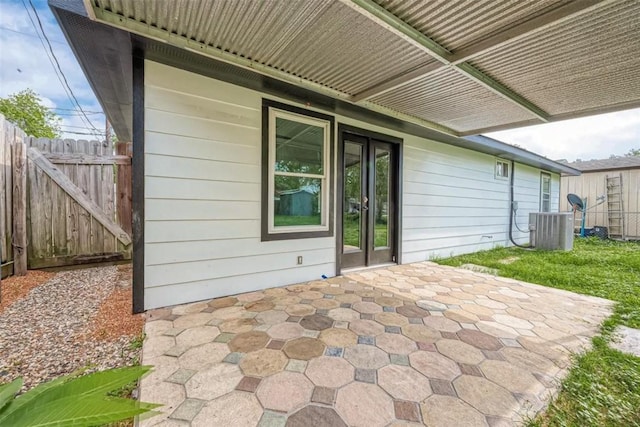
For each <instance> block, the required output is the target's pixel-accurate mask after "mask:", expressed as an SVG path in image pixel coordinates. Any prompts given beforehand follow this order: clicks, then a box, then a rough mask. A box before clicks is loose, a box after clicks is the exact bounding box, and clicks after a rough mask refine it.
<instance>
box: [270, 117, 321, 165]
mask: <svg viewBox="0 0 640 427" xmlns="http://www.w3.org/2000/svg"><path fill="white" fill-rule="evenodd" d="M324 137H325V135H324V128H322V127H320V126H313V125H308V124H305V123H299V122H296V121H293V120H287V119H283V118H280V117H276V164H275V170H276V171H279V172H296V173H309V174H317V175H322V174H324V168H323V166H324V165H323V160H324V159H323V156H324Z"/></svg>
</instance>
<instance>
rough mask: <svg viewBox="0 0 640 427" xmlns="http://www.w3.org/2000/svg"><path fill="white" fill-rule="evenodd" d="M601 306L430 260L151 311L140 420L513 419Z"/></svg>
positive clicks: (585, 337) (579, 344) (543, 396)
mask: <svg viewBox="0 0 640 427" xmlns="http://www.w3.org/2000/svg"><path fill="white" fill-rule="evenodd" d="M610 312H611V304H610V303H609V302H607V301H605V300H601V299H598V298H590V297H585V296H580V295H577V294H571V293H568V292H564V291H558V290H554V289H548V288H544V287H540V286H537V285H529V284H523V283H520V282H518V281H515V280H511V279H504V278H499V277H494V276H489V275H486V274H482V273H478V272H476V271H469V270H459V269H455V268H450V267H441V266H437V265H435V264H432V263H429V262H423V263H417V264H409V265H401V266H393V267H389V268H380V269H374V270H366V271H362V272H359V273H352V274H350V275H348V276H345V277H336V278H330V279H326V280H317V281H312V282H309V283H303V284H296V285H292V286H287V287H282V288H273V289H267V290H265V291H258V292H251V293H247V294H241V295H237V296H231V297H224V298H218V299H214V300H211V301H205V302H198V303H193V304H186V305H182V306H176V307H167V308H164V309H160V310H154V311H153V312H150V314H149V315H148V318H147V323H146V325H145V333H146V335H147V337H146V339H145V343H144V347H143V360H142V363H143V364H149V365H153V366H155V368H154V371H153V372H152V373H150V374H149V375H148V376H146V377H145V378H143V379H142V381H141V398H142V400H144V401H149V402H156V403H159V404H161V405H163V406H161V407H160V408H159V412H160V413H161V414H160V415H158V416H155V417H153V418H150V419H145V420H141V422H140V425H141V426H143V427H146V426H151V425H159V426H160V425H162V426H173V425H180V426H187V425H192V426H209V425H229V426H231V425H233V426H261V427H284V426H291V427H296V426H307V425H323V426H347V425H349V426H352V425H353V426H367V427H369V426H378V425H379V426H411V425H424V424H426V425H429V426H454V425H460V426H472V427H473V426H485V427H486V426H491V427H493V426H501V425H514V423H516V424H517V423H518V422H519V421H521V420H522V417H524V416H534V415H535V413H536V411H539V410H541V408H543V407H544V405H545V403H546V402H547V401H548V398H549V396H550V395H552V393H553V392H555V391H556V390H557V387H558V384H559V381H558V379H559V378H560V377H562V376H563V375H565V374H566V372H567V369H568V367H569V364H570V362H571V352H573V351H578V352H579V351H582V350H583V348H584V346H585V345H586V344H588V343H589V340H590V338H591V337H592V336H593V335H594V334H595V333H596V332H597V331H598V330H599V329H598V328H599V325H600V323H601V322H602V320H603V319H604V318H605V317H606V316H608V315H609V314H610Z"/></svg>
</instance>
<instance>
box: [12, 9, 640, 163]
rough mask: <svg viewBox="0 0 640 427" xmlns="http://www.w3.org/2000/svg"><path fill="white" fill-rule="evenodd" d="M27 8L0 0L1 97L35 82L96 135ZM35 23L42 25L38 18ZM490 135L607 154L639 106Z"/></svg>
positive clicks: (78, 89) (626, 137)
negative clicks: (72, 98) (71, 96)
mask: <svg viewBox="0 0 640 427" xmlns="http://www.w3.org/2000/svg"><path fill="white" fill-rule="evenodd" d="M31 1H32V2H33V4H34V6H35V7H36V10H37V11H38V14H39V16H40V19H41V20H42V24H43V27H44V30H45V33H46V35H47V37H48V38H49V40H50V41H51V45H52V48H53V51H54V53H55V55H56V57H57V58H58V60H59V62H60V66H61V68H62V70H63V71H64V74H65V76H66V77H67V80H68V81H69V84H70V86H71V89H72V91H73V93H74V94H75V96H76V97H77V98H78V101H79V102H80V105H81V106H82V108H83V109H84V110H85V111H87V114H88V117H89V119H90V121H91V124H92V125H93V126H95V127H96V128H97V129H98V130H100V131H101V132H103V131H104V126H105V118H104V115H103V114H100V113H99V112H101V111H102V109H101V107H100V104H99V103H98V101H97V100H96V98H95V96H94V95H93V92H92V91H91V88H90V87H89V85H88V83H87V80H86V78H85V77H84V74H83V73H82V70H81V69H80V67H79V65H78V63H77V62H76V60H75V57H74V56H73V53H72V52H71V49H70V48H69V46H68V45H67V43H66V40H65V38H64V35H63V34H62V31H61V30H60V27H59V26H58V24H57V23H56V21H55V18H54V17H53V14H52V13H51V11H50V9H49V6H48V5H47V3H46V1H45V0H31ZM25 5H26V7H25ZM27 9H28V10H29V13H30V15H31V18H32V19H34V21H35V16H34V15H33V11H32V10H31V9H30V4H29V0H24V2H23V1H22V0H0V52H1V54H0V97H5V96H7V95H9V94H12V93H15V92H19V91H21V90H23V89H26V88H31V89H33V90H35V91H36V92H37V93H38V94H39V95H40V96H41V97H42V98H43V99H44V102H45V104H46V105H47V106H48V107H51V108H55V110H54V111H55V112H56V113H58V114H60V116H61V117H62V119H63V123H62V124H63V131H64V136H65V137H68V138H76V139H87V138H91V135H84V134H86V133H95V131H94V130H93V129H92V127H91V125H90V124H88V123H87V122H86V120H84V118H82V117H81V116H80V115H79V113H78V112H77V110H76V107H75V105H74V104H73V103H72V102H71V101H70V99H69V96H68V95H67V94H66V93H65V91H64V88H63V85H62V84H61V83H60V82H59V81H58V78H57V77H56V74H55V73H54V68H53V66H52V65H51V63H50V62H49V59H48V58H47V54H46V50H45V49H44V48H43V46H42V44H41V42H40V39H39V38H38V36H37V33H36V29H35V28H34V26H33V25H32V23H31V21H30V19H29V14H28V13H27ZM35 24H36V26H37V22H35ZM72 132H76V133H72ZM487 135H488V136H491V137H493V138H496V139H498V140H501V141H504V142H506V143H509V144H516V145H518V146H520V147H522V148H526V149H527V150H530V151H533V152H536V153H539V154H542V155H544V156H546V157H549V158H551V159H568V160H575V159H578V158H579V159H582V160H587V159H595V158H608V157H609V156H610V155H611V154H616V155H622V154H625V153H627V152H628V151H629V150H630V149H631V148H640V109H635V110H628V111H622V112H618V113H611V114H605V115H600V116H592V117H586V118H581V119H575V120H566V121H562V122H557V123H550V124H544V125H537V126H529V127H525V128H520V129H513V130H509V131H502V132H496V133H492V134H487Z"/></svg>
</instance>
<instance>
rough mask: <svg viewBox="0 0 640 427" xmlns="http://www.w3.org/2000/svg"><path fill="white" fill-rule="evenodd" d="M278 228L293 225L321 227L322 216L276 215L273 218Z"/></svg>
mask: <svg viewBox="0 0 640 427" xmlns="http://www.w3.org/2000/svg"><path fill="white" fill-rule="evenodd" d="M273 222H274V224H275V226H276V227H286V226H291V225H320V224H321V221H320V215H308V216H307V215H276V216H275V217H274V218H273Z"/></svg>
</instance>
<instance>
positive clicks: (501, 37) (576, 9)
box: [349, 0, 615, 102]
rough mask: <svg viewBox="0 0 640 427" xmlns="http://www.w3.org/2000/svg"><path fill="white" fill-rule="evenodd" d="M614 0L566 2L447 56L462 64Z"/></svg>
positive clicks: (427, 68)
mask: <svg viewBox="0 0 640 427" xmlns="http://www.w3.org/2000/svg"><path fill="white" fill-rule="evenodd" d="M612 1H615V0H582V1H574V2H571V3H567V4H564V5H562V6H559V7H557V8H555V9H553V10H550V11H548V12H546V13H543V14H542V15H539V16H536V17H535V18H533V19H530V20H528V21H525V22H523V23H521V24H519V25H516V26H515V27H512V28H509V29H507V30H504V31H501V32H499V33H497V34H494V35H493V36H491V37H489V38H487V39H485V40H483V41H481V42H478V43H476V44H474V45H471V46H468V47H466V48H463V49H461V50H459V51H456V52H453V53H450V54H449V56H448V58H447V59H448V61H449V63H450V64H453V65H458V64H461V63H463V62H466V61H468V60H470V59H473V58H475V57H477V56H479V55H482V54H483V53H485V52H488V51H490V50H492V49H496V48H499V47H501V46H503V45H505V44H507V43H511V42H514V41H517V40H519V39H522V38H524V37H526V36H529V35H531V34H534V33H537V32H540V31H543V30H545V29H547V28H549V27H550V26H552V25H557V24H560V23H562V22H564V21H566V20H568V19H570V18H575V17H576V16H579V15H582V14H584V13H586V12H589V11H591V10H593V9H595V8H596V7H600V6H603V5H605V4H607V3H611V2H612ZM349 6H350V7H353V6H352V5H351V4H349ZM396 19H397V17H396ZM441 63H442V62H441ZM443 66H444V64H443V65H440V64H439V63H432V64H427V65H423V66H421V67H419V68H416V69H414V70H411V71H409V72H407V73H402V74H399V75H398V76H396V77H393V78H391V79H390V80H387V81H386V82H383V83H381V84H378V85H376V86H372V87H370V88H368V89H366V90H364V91H362V92H360V93H358V94H356V95H354V96H353V97H352V100H353V101H354V102H360V101H364V100H367V99H370V98H373V97H374V96H377V95H381V94H383V93H386V92H388V91H390V90H393V89H395V88H397V87H399V86H402V85H404V84H407V83H410V82H412V81H414V80H417V79H419V78H422V77H426V76H428V75H429V74H432V73H434V72H437V71H438V70H439V69H441V68H442V67H443ZM420 71H424V74H422V75H420V74H419V73H420Z"/></svg>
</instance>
